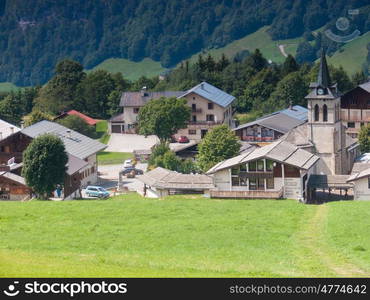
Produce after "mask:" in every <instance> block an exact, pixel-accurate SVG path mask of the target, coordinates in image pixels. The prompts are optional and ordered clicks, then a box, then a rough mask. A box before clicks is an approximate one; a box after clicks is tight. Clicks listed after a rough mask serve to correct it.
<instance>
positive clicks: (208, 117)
mask: <svg viewBox="0 0 370 300" xmlns="http://www.w3.org/2000/svg"><path fill="white" fill-rule="evenodd" d="M214 120H215V116H214V115H207V121H208V122H213V121H214Z"/></svg>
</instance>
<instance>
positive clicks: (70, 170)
mask: <svg viewBox="0 0 370 300" xmlns="http://www.w3.org/2000/svg"><path fill="white" fill-rule="evenodd" d="M87 165H88V163H87V162H86V161H84V160H83V159H80V158H78V157H76V156H74V155H72V154H68V162H67V174H68V175H73V174H74V173H76V172H77V171H79V170H81V169H82V168H84V167H86V166H87Z"/></svg>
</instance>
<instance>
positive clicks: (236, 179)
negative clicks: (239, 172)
mask: <svg viewBox="0 0 370 300" xmlns="http://www.w3.org/2000/svg"><path fill="white" fill-rule="evenodd" d="M231 185H232V186H239V177H231Z"/></svg>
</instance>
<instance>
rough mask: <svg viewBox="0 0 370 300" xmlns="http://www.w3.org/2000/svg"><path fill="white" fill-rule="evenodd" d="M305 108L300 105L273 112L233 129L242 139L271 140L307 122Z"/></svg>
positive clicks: (255, 141) (252, 140) (256, 141)
mask: <svg viewBox="0 0 370 300" xmlns="http://www.w3.org/2000/svg"><path fill="white" fill-rule="evenodd" d="M307 113H308V110H307V108H304V107H302V106H300V105H294V106H290V107H289V108H287V109H284V110H280V111H277V112H274V113H272V114H268V115H265V116H263V117H260V118H258V119H257V120H255V121H252V122H248V123H245V124H242V125H240V126H238V127H236V128H234V129H233V131H234V132H235V134H236V135H237V136H238V137H239V138H240V140H242V141H246V142H250V143H261V142H273V141H276V140H278V139H279V138H280V137H281V136H283V135H284V134H286V133H287V132H289V131H291V130H292V129H293V128H295V127H297V126H299V125H301V124H304V123H306V122H307V118H308V117H307Z"/></svg>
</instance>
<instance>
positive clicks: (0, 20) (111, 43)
mask: <svg viewBox="0 0 370 300" xmlns="http://www.w3.org/2000/svg"><path fill="white" fill-rule="evenodd" d="M366 4H368V0H295V1H282V0H234V1H231V0H202V1H198V0H89V1H82V0H64V1H57V0H27V1H25V0H0V54H1V55H0V60H1V61H0V63H1V64H0V81H10V82H13V83H16V84H18V85H23V86H24V85H35V84H42V83H45V82H46V81H47V80H49V79H50V77H51V76H52V74H53V67H54V66H55V65H56V63H57V61H60V60H61V59H63V58H67V57H68V58H71V59H73V60H76V61H79V62H80V63H82V64H83V65H84V67H85V68H92V67H94V66H95V65H97V64H99V63H100V62H102V61H103V60H105V59H107V58H111V57H122V58H128V59H129V60H133V61H139V60H141V59H143V58H145V57H150V58H152V59H153V60H156V61H160V62H161V63H162V65H163V66H165V67H169V66H173V65H175V64H176V63H178V62H179V61H181V60H182V59H184V58H187V57H189V56H191V55H192V54H194V53H197V52H198V51H200V50H202V49H208V48H212V47H221V46H224V45H225V44H227V43H229V42H231V41H233V40H235V39H238V38H241V37H243V36H245V35H247V34H249V33H252V32H254V31H256V30H257V29H259V28H260V27H262V26H264V25H271V30H270V32H269V34H270V35H271V37H272V38H273V39H284V38H294V37H297V36H301V35H303V34H304V33H305V32H308V33H310V32H311V31H313V30H315V29H317V28H320V27H322V26H323V25H325V24H327V23H328V22H329V23H330V22H335V19H337V17H338V16H341V15H345V13H346V11H347V10H348V9H349V8H356V7H362V6H364V5H366ZM366 18H367V16H366ZM366 18H365V20H364V21H363V22H362V24H360V25H361V26H362V27H366V28H367V27H369V23H370V22H369V19H368V18H367V19H366Z"/></svg>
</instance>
